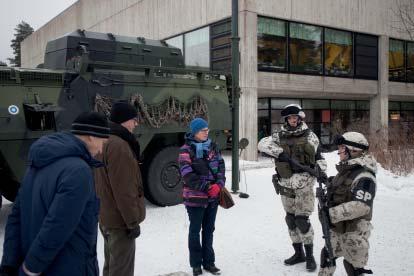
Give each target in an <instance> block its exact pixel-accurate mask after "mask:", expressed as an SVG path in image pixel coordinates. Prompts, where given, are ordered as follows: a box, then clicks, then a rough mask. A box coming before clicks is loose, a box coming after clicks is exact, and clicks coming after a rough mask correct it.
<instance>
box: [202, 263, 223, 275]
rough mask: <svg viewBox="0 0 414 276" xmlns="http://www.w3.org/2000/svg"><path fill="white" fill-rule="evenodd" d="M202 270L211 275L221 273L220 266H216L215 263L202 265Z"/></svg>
mask: <svg viewBox="0 0 414 276" xmlns="http://www.w3.org/2000/svg"><path fill="white" fill-rule="evenodd" d="M204 270H206V271H208V272H210V273H211V274H213V275H220V274H221V272H220V268H218V267H216V265H215V264H211V265H206V266H204Z"/></svg>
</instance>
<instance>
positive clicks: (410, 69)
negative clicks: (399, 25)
mask: <svg viewBox="0 0 414 276" xmlns="http://www.w3.org/2000/svg"><path fill="white" fill-rule="evenodd" d="M407 81H409V82H414V42H407Z"/></svg>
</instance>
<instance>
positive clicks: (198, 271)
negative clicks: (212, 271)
mask: <svg viewBox="0 0 414 276" xmlns="http://www.w3.org/2000/svg"><path fill="white" fill-rule="evenodd" d="M201 274H203V271H202V270H201V267H193V276H198V275H201Z"/></svg>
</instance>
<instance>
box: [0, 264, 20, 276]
mask: <svg viewBox="0 0 414 276" xmlns="http://www.w3.org/2000/svg"><path fill="white" fill-rule="evenodd" d="M18 275H19V269H18V268H16V267H12V266H8V265H2V266H0V276H18Z"/></svg>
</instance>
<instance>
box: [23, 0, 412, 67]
mask: <svg viewBox="0 0 414 276" xmlns="http://www.w3.org/2000/svg"><path fill="white" fill-rule="evenodd" d="M239 1H240V4H239V6H240V11H242V10H245V11H249V12H253V13H257V14H259V15H266V16H271V17H278V18H283V19H288V20H296V21H301V22H307V23H313V24H319V25H324V26H332V27H337V28H340V29H349V30H352V31H360V32H365V33H372V34H377V35H384V34H385V35H388V36H391V37H396V38H403V39H408V38H409V37H408V36H407V34H405V33H401V32H400V31H398V30H397V27H398V26H400V25H399V24H398V22H399V20H398V18H397V17H396V16H395V14H394V12H393V10H395V7H396V5H395V2H396V1H390V0H335V1H333V0H277V1H274V0H239ZM399 1H412V0H399ZM183 15H185V16H183ZM230 15H231V0H79V1H78V2H76V3H75V4H73V5H72V6H71V7H70V8H68V9H67V10H65V11H64V12H62V13H61V14H60V15H58V16H57V17H55V18H54V19H52V20H51V21H50V22H49V23H47V24H46V25H45V26H43V27H42V28H40V29H39V30H37V31H36V32H34V33H33V34H32V35H31V36H30V37H28V38H27V39H26V40H25V41H24V42H23V44H22V64H23V66H26V67H32V66H36V65H37V64H39V63H41V62H43V52H44V49H45V47H46V43H47V41H49V40H52V39H55V38H57V37H59V36H62V35H64V34H66V33H69V32H72V31H75V30H76V29H78V28H80V29H85V30H90V31H99V32H112V33H115V34H120V35H131V36H144V37H147V38H153V39H160V38H165V37H168V36H172V35H174V34H177V33H181V32H183V31H188V30H191V29H194V28H197V27H199V26H202V25H206V24H209V23H211V22H215V21H218V20H220V19H223V18H226V17H229V16H230Z"/></svg>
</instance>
